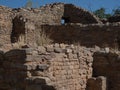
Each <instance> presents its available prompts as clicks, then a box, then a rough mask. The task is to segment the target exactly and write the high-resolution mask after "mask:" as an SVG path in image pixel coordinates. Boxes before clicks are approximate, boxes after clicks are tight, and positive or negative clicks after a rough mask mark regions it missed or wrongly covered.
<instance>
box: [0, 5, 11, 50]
mask: <svg viewBox="0 0 120 90" xmlns="http://www.w3.org/2000/svg"><path fill="white" fill-rule="evenodd" d="M11 31H12V9H11V8H7V7H4V6H0V47H5V46H7V47H8V48H9V46H10V45H9V44H10V43H11V42H10V36H11Z"/></svg>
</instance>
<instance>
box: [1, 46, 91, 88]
mask: <svg viewBox="0 0 120 90" xmlns="http://www.w3.org/2000/svg"><path fill="white" fill-rule="evenodd" d="M4 56H5V60H4V61H3V68H4V71H5V72H4V78H3V80H4V82H5V83H6V85H8V86H9V87H6V90H14V89H15V90H33V88H34V90H85V88H86V83H87V80H88V79H89V78H91V76H92V61H93V58H92V53H91V52H90V51H89V50H88V49H87V48H85V47H80V46H73V45H65V44H54V45H48V46H45V47H44V46H40V47H38V48H34V49H32V48H28V49H19V50H11V51H9V52H6V53H5V54H4ZM0 89H3V87H0Z"/></svg>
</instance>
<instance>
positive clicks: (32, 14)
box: [0, 3, 120, 90]
mask: <svg viewBox="0 0 120 90" xmlns="http://www.w3.org/2000/svg"><path fill="white" fill-rule="evenodd" d="M119 49H120V16H114V17H110V18H109V19H108V20H106V21H105V22H103V21H102V20H100V19H99V18H98V17H96V16H95V15H94V14H92V13H91V12H89V11H87V10H85V9H82V8H79V7H76V6H74V5H72V4H63V3H54V4H48V5H46V6H42V7H40V8H28V9H25V8H14V9H11V8H8V7H4V6H0V90H119V89H120V79H119V77H120V72H119V71H120V70H119V67H120V60H119V56H120V53H119ZM114 51H115V52H114Z"/></svg>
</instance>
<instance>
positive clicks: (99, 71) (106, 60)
mask: <svg viewBox="0 0 120 90" xmlns="http://www.w3.org/2000/svg"><path fill="white" fill-rule="evenodd" d="M93 58H94V60H93V76H94V77H98V76H104V77H106V79H107V87H108V89H107V90H119V89H120V54H119V53H115V52H114V53H113V52H110V53H105V52H96V53H95V54H94V56H93Z"/></svg>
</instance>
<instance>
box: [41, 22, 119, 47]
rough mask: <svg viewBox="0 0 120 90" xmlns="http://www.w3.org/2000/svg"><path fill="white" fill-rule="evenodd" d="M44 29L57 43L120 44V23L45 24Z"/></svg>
mask: <svg viewBox="0 0 120 90" xmlns="http://www.w3.org/2000/svg"><path fill="white" fill-rule="evenodd" d="M42 30H43V31H45V32H46V34H47V35H48V36H49V37H50V38H51V39H52V40H53V41H54V42H57V43H74V44H76V43H79V44H80V45H83V46H87V47H93V46H95V45H97V46H99V47H112V48H119V46H120V36H119V34H120V24H119V23H114V24H91V25H81V24H65V25H56V26H54V25H43V26H42Z"/></svg>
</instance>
